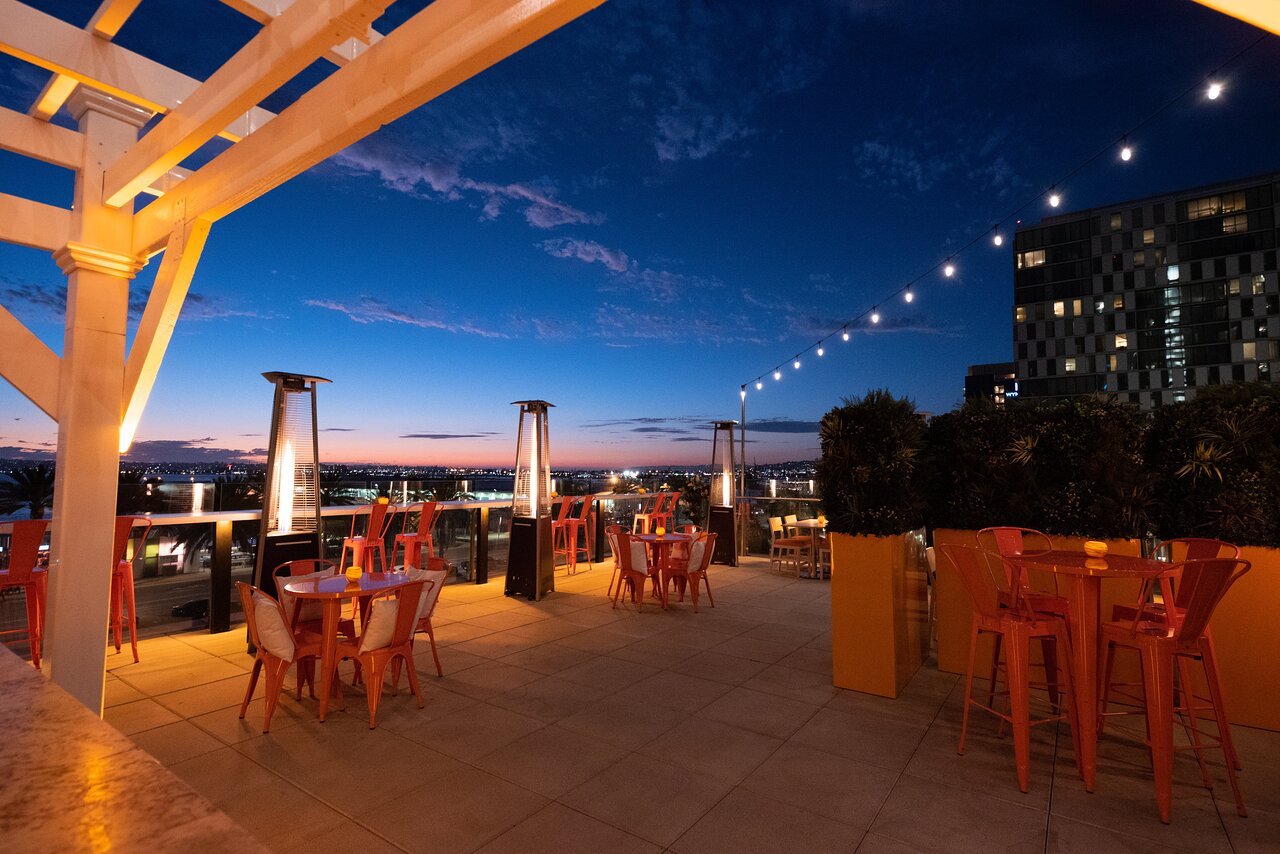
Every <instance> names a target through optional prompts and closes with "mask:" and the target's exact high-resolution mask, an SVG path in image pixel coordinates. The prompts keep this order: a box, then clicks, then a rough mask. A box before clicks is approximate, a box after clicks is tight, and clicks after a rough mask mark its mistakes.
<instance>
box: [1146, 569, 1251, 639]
mask: <svg viewBox="0 0 1280 854" xmlns="http://www.w3.org/2000/svg"><path fill="white" fill-rule="evenodd" d="M1251 566H1252V564H1250V563H1249V561H1247V560H1239V559H1236V558H1214V559H1211V560H1189V561H1186V562H1185V563H1182V564H1175V566H1174V568H1172V569H1171V570H1170V571H1171V572H1177V571H1178V569H1179V568H1180V569H1181V578H1180V580H1179V582H1178V595H1179V597H1180V598H1181V597H1184V596H1185V598H1186V602H1187V607H1186V610H1185V611H1182V612H1181V613H1180V612H1179V611H1178V609H1176V608H1172V609H1166V611H1167V618H1168V620H1169V623H1170V625H1171V626H1172V627H1173V629H1174V630H1175V631H1176V632H1177V645H1178V648H1179V649H1183V650H1198V648H1199V645H1200V639H1201V638H1202V637H1203V636H1204V632H1205V629H1206V628H1208V626H1209V620H1210V618H1211V617H1213V611H1214V609H1215V608H1217V607H1218V603H1219V602H1221V601H1222V597H1223V596H1225V595H1226V593H1227V591H1228V590H1229V589H1231V585H1232V584H1235V583H1236V581H1238V580H1239V579H1240V576H1242V575H1244V574H1245V573H1246V572H1248V571H1249V569H1250V567H1251Z"/></svg>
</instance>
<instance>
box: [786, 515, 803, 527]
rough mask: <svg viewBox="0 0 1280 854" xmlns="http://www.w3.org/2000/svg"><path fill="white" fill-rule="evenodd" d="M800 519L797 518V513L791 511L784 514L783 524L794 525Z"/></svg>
mask: <svg viewBox="0 0 1280 854" xmlns="http://www.w3.org/2000/svg"><path fill="white" fill-rule="evenodd" d="M799 521H800V520H799V519H798V518H796V514H794V513H789V514H787V515H786V516H783V517H782V524H783V525H793V524H795V523H796V522H799Z"/></svg>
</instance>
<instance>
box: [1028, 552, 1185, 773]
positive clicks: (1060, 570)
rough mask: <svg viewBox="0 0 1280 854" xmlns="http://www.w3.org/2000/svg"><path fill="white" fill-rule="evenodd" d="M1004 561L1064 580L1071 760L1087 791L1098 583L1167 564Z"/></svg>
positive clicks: (1057, 556) (1094, 753)
mask: <svg viewBox="0 0 1280 854" xmlns="http://www.w3.org/2000/svg"><path fill="white" fill-rule="evenodd" d="M1006 560H1010V561H1012V562H1014V563H1017V564H1020V565H1021V566H1024V567H1035V568H1036V569H1044V570H1048V571H1050V572H1052V573H1054V574H1056V575H1059V576H1062V577H1063V580H1064V581H1065V582H1066V596H1067V601H1068V609H1067V610H1068V612H1069V613H1068V614H1067V628H1068V631H1069V632H1070V635H1071V681H1072V685H1073V688H1074V690H1075V697H1076V710H1077V715H1076V717H1077V718H1078V719H1079V728H1080V732H1079V742H1080V755H1079V756H1078V757H1076V759H1077V762H1078V764H1079V766H1080V776H1081V777H1082V778H1083V779H1084V788H1085V790H1086V791H1089V792H1092V791H1093V787H1094V784H1095V782H1096V781H1097V777H1098V687H1099V686H1098V674H1099V673H1100V672H1101V670H1102V667H1101V664H1102V658H1103V655H1104V654H1105V652H1106V650H1104V649H1102V648H1101V644H1100V643H1099V634H1100V626H1101V622H1102V617H1101V613H1100V611H1101V607H1102V582H1103V581H1104V580H1106V579H1108V578H1125V579H1134V578H1137V579H1149V578H1154V577H1155V576H1157V575H1160V574H1161V573H1163V572H1167V571H1168V570H1169V564H1167V563H1163V562H1161V561H1158V560H1148V559H1146V558H1140V557H1132V556H1129V555H1107V556H1106V557H1101V558H1091V557H1089V556H1088V555H1086V554H1084V553H1083V552H1071V551H1061V550H1055V551H1046V552H1029V553H1027V554H1023V555H1018V556H1012V557H1008V558H1006Z"/></svg>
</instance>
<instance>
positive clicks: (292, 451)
mask: <svg viewBox="0 0 1280 854" xmlns="http://www.w3.org/2000/svg"><path fill="white" fill-rule="evenodd" d="M262 376H264V377H265V378H266V379H267V381H268V382H271V383H273V384H274V385H275V387H276V394H275V401H274V403H273V404H272V411H271V438H270V442H269V444H268V445H267V481H266V487H265V490H266V493H265V495H264V496H263V501H262V525H261V527H259V529H258V556H257V561H256V562H255V563H254V568H253V583H254V586H255V587H259V588H261V589H263V590H265V591H267V592H268V593H270V594H272V595H273V596H274V595H275V593H276V590H275V579H274V578H273V577H272V575H271V573H272V570H274V569H275V568H276V567H277V566H279V565H280V564H282V563H285V562H286V561H291V560H306V559H308V558H311V559H318V558H320V557H322V556H323V555H322V550H323V546H322V541H321V536H320V533H321V527H320V465H319V457H320V442H319V438H318V431H317V429H316V386H317V385H318V384H320V383H327V382H329V381H328V380H327V379H325V378H324V377H309V376H304V375H302V374H286V373H281V372H279V371H269V372H267V373H265V374H263V375H262Z"/></svg>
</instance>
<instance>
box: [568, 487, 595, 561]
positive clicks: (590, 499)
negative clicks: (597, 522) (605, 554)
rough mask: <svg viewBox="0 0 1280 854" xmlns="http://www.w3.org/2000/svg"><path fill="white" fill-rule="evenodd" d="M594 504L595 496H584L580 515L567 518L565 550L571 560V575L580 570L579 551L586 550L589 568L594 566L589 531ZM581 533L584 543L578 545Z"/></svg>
mask: <svg viewBox="0 0 1280 854" xmlns="http://www.w3.org/2000/svg"><path fill="white" fill-rule="evenodd" d="M594 504H595V496H592V495H585V496H583V498H582V503H581V504H580V505H579V510H578V515H577V516H570V517H569V518H567V519H565V529H564V539H565V551H566V556H567V559H568V562H569V574H570V575H573V574H574V573H575V572H577V570H578V552H584V553H585V554H586V556H587V566H588V568H590V567H591V566H592V563H591V538H590V535H589V533H588V532H589V529H590V524H589V523H590V521H591V507H592V505H594ZM579 533H581V534H582V545H578V534H579Z"/></svg>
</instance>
